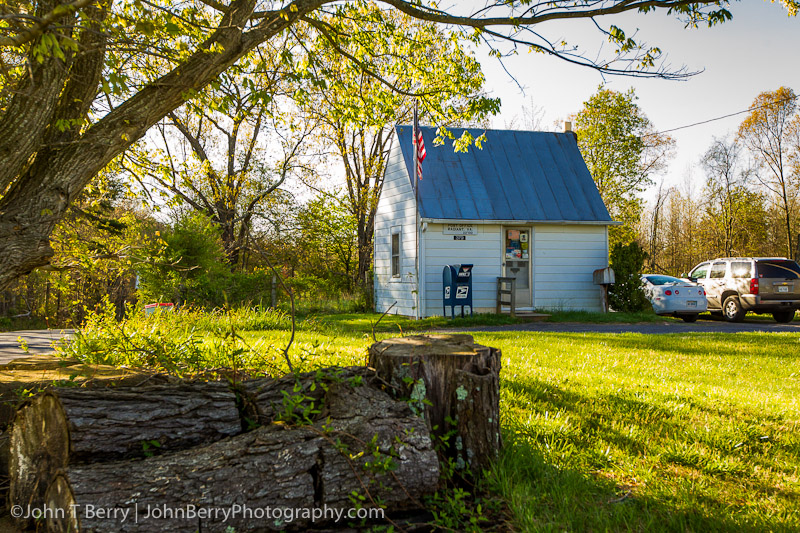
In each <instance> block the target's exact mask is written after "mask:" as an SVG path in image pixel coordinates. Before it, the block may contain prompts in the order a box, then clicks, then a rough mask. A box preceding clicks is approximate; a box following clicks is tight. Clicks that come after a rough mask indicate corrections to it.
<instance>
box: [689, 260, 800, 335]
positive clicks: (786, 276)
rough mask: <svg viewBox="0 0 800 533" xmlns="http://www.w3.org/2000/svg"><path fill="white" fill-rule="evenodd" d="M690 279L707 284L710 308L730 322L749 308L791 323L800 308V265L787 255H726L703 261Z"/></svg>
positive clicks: (742, 317) (739, 320)
mask: <svg viewBox="0 0 800 533" xmlns="http://www.w3.org/2000/svg"><path fill="white" fill-rule="evenodd" d="M689 279H690V280H692V281H696V282H697V283H700V284H701V285H703V288H704V289H705V291H706V294H707V298H708V310H709V311H711V312H712V313H717V314H719V313H721V314H722V315H724V316H725V319H726V320H728V321H729V322H741V321H742V319H744V315H745V313H747V311H752V312H754V313H772V316H773V317H774V318H775V320H776V321H778V322H784V323H785V322H791V321H792V319H793V318H794V314H795V311H797V310H798V309H800V266H798V265H797V263H795V262H794V261H792V260H791V259H786V258H784V257H723V258H720V259H714V260H713V261H706V262H705V263H700V264H699V265H697V266H696V267H694V269H692V271H691V272H690V273H689Z"/></svg>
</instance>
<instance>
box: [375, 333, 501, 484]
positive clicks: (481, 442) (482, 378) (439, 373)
mask: <svg viewBox="0 0 800 533" xmlns="http://www.w3.org/2000/svg"><path fill="white" fill-rule="evenodd" d="M369 355H370V366H371V367H373V368H375V369H376V371H377V375H378V377H380V378H381V379H383V380H384V381H385V382H387V383H388V384H389V389H391V390H392V391H393V394H394V395H395V397H399V398H408V399H409V400H410V401H412V404H413V405H415V406H416V409H417V411H418V412H420V413H424V416H425V419H426V421H427V422H428V425H429V428H430V430H431V433H432V435H433V436H434V438H440V439H445V437H446V436H447V435H448V434H449V433H450V432H451V431H455V433H454V435H453V436H450V437H449V438H447V439H446V441H445V442H443V443H444V444H445V446H444V449H443V453H444V455H445V457H446V458H451V459H453V460H455V461H456V464H457V465H458V466H460V467H462V468H463V467H466V466H468V467H469V469H470V472H471V473H472V474H473V475H477V474H480V472H481V470H482V469H484V468H486V467H488V466H489V465H490V464H491V463H492V461H494V459H495V458H496V457H497V452H498V451H499V449H500V445H501V441H500V350H498V349H496V348H490V347H487V346H481V345H479V344H475V342H474V340H473V338H472V336H471V335H415V336H411V337H399V338H393V339H386V340H383V341H381V342H378V343H375V344H373V345H372V346H371V347H370V349H369Z"/></svg>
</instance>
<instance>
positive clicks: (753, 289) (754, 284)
mask: <svg viewBox="0 0 800 533" xmlns="http://www.w3.org/2000/svg"><path fill="white" fill-rule="evenodd" d="M750 294H758V278H753V279H751V280H750Z"/></svg>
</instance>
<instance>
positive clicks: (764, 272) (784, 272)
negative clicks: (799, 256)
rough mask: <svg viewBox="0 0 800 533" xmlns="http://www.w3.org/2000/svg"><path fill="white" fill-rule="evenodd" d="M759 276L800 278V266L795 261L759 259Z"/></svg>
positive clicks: (757, 263)
mask: <svg viewBox="0 0 800 533" xmlns="http://www.w3.org/2000/svg"><path fill="white" fill-rule="evenodd" d="M756 265H757V267H756V268H757V269H758V277H759V278H782V279H798V278H800V266H797V263H795V262H794V261H757V262H756Z"/></svg>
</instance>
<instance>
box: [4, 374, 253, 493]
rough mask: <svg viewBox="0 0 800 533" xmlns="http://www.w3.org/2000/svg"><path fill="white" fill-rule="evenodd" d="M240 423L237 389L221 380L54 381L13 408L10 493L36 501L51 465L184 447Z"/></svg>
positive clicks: (53, 467) (236, 428)
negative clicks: (73, 384)
mask: <svg viewBox="0 0 800 533" xmlns="http://www.w3.org/2000/svg"><path fill="white" fill-rule="evenodd" d="M241 431H242V423H241V419H240V417H239V411H238V409H237V407H236V397H235V395H234V393H233V392H232V391H231V390H230V387H229V386H228V385H227V383H223V382H212V383H194V384H182V385H179V386H175V385H156V386H151V387H141V388H138V387H137V388H125V389H110V390H109V389H94V390H90V389H75V388H56V389H52V390H50V391H48V392H46V393H45V394H43V395H41V396H39V397H37V398H36V399H35V400H33V401H32V402H31V403H30V404H28V405H26V406H24V407H23V408H22V409H20V410H19V411H18V413H17V416H16V419H15V421H14V425H13V430H12V432H11V442H10V450H11V451H10V463H9V477H10V482H11V483H10V494H9V498H10V500H11V501H13V502H15V503H18V504H19V505H32V506H37V505H41V503H42V502H43V501H44V493H45V490H46V489H47V486H48V485H49V483H50V481H51V480H52V479H53V478H54V476H55V474H56V472H57V471H59V470H61V469H64V468H66V467H67V466H68V465H71V464H74V463H77V462H84V461H86V462H100V461H108V460H114V459H121V458H124V457H143V456H145V455H147V454H150V453H156V452H157V453H163V452H168V451H174V450H182V449H185V448H188V447H191V446H195V445H198V444H207V443H210V442H214V441H217V440H220V439H222V438H225V437H228V436H231V435H236V434H238V433H241Z"/></svg>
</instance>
